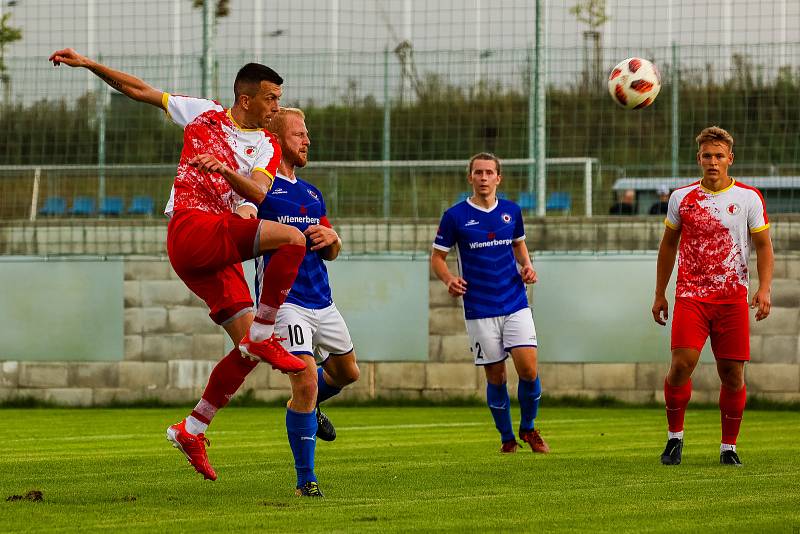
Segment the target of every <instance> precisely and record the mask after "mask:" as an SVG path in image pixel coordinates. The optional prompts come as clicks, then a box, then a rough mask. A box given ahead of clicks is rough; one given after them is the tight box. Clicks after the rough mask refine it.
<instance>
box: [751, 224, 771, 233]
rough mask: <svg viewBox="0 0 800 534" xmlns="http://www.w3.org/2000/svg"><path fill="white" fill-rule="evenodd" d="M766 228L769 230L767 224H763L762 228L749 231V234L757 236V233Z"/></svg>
mask: <svg viewBox="0 0 800 534" xmlns="http://www.w3.org/2000/svg"><path fill="white" fill-rule="evenodd" d="M767 228H769V223H767V224H765V225H764V226H759V227H758V228H753V229H752V230H750V233H751V234H757V233H758V232H763V231H764V230H766V229H767Z"/></svg>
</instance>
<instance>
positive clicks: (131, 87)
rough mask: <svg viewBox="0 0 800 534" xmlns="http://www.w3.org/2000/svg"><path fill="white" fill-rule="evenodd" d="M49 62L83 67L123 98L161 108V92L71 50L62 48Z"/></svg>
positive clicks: (56, 64) (135, 78) (133, 77)
mask: <svg viewBox="0 0 800 534" xmlns="http://www.w3.org/2000/svg"><path fill="white" fill-rule="evenodd" d="M49 61H52V62H53V65H54V66H56V67H58V66H59V65H61V64H62V63H63V64H65V65H68V66H70V67H83V68H85V69H88V70H90V71H92V72H93V73H94V74H95V75H97V77H98V78H100V79H101V80H103V81H104V82H106V83H107V84H108V85H110V86H111V87H113V88H114V89H116V90H117V91H119V92H120V93H122V94H124V95H125V96H127V97H129V98H132V99H133V100H137V101H139V102H144V103H146V104H150V105H152V106H156V107H157V108H161V107H162V103H161V97H162V95H163V94H164V93H163V91H159V90H158V89H155V88H153V87H151V86H149V85H147V84H146V83H145V82H143V81H142V80H140V79H139V78H137V77H136V76H132V75H130V74H127V73H125V72H122V71H118V70H114V69H112V68H110V67H107V66H105V65H103V64H102V63H98V62H96V61H93V60H91V59H89V58H87V57H85V56H82V55H80V54H79V53H77V52H76V51H75V50H73V49H72V48H64V49H63V50H56V51H55V52H53V54H52V55H51V56H50V59H49Z"/></svg>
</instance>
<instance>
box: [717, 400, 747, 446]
mask: <svg viewBox="0 0 800 534" xmlns="http://www.w3.org/2000/svg"><path fill="white" fill-rule="evenodd" d="M746 400H747V387H746V386H742V389H740V390H739V391H734V390H732V389H728V388H726V387H725V386H722V387H720V388H719V414H720V418H721V419H722V443H725V444H727V445H736V438H737V437H738V436H739V426H740V425H741V424H742V414H743V413H744V404H745V401H746Z"/></svg>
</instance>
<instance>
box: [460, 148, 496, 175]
mask: <svg viewBox="0 0 800 534" xmlns="http://www.w3.org/2000/svg"><path fill="white" fill-rule="evenodd" d="M476 159H485V160H489V161H494V166H495V170H496V171H497V174H498V175H499V174H502V173H501V172H500V158H498V157H497V156H495V155H494V154H491V153H489V152H480V153H478V154H475V155H474V156H472V157H471V158H469V164H468V165H467V174H472V164H473V163H474V162H475V160H476Z"/></svg>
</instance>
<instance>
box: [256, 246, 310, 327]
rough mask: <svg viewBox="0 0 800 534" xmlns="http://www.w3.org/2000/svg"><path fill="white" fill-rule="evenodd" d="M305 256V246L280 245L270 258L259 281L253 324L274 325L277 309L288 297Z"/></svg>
mask: <svg viewBox="0 0 800 534" xmlns="http://www.w3.org/2000/svg"><path fill="white" fill-rule="evenodd" d="M305 254H306V247H305V245H281V246H280V247H278V249H277V250H276V251H275V253H274V254H273V255H272V256H271V257H270V259H269V263H267V266H266V268H265V269H264V274H263V278H262V279H261V296H260V298H259V301H258V309H257V311H256V317H255V322H257V323H262V324H275V316H276V315H277V314H278V308H280V307H281V304H283V303H284V301H285V300H286V297H287V296H288V295H289V290H290V289H292V284H294V279H295V278H297V270H298V269H299V268H300V264H302V263H303V257H304V256H305Z"/></svg>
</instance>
